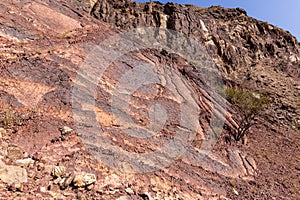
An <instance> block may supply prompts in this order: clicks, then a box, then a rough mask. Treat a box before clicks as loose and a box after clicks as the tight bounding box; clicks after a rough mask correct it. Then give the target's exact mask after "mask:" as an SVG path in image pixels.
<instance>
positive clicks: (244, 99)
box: [226, 88, 270, 141]
mask: <svg viewBox="0 0 300 200" xmlns="http://www.w3.org/2000/svg"><path fill="white" fill-rule="evenodd" d="M226 96H227V99H228V101H229V102H230V103H231V104H232V105H233V106H234V108H235V109H236V113H237V115H238V116H237V117H238V120H237V121H238V122H237V123H238V127H237V128H236V130H234V131H232V132H231V134H232V135H233V137H234V139H235V140H236V141H240V140H241V139H243V138H244V137H245V135H246V133H247V132H248V130H249V129H250V127H251V126H253V125H254V124H255V118H256V117H259V116H262V114H263V113H264V111H265V109H266V108H267V107H268V105H269V102H270V100H269V97H268V96H267V95H266V94H258V93H254V92H251V91H244V90H242V89H238V88H227V89H226Z"/></svg>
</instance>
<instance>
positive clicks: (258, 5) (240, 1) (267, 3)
mask: <svg viewBox="0 0 300 200" xmlns="http://www.w3.org/2000/svg"><path fill="white" fill-rule="evenodd" d="M137 1H138V2H147V1H143V0H137ZM169 1H171V2H175V3H181V4H194V5H197V6H200V7H209V6H211V5H220V6H223V7H226V8H236V7H240V8H244V9H245V10H246V11H247V13H248V15H249V16H251V17H254V18H256V19H259V20H261V21H267V22H269V23H271V24H273V25H276V26H278V27H280V28H283V29H285V30H288V31H289V32H291V33H292V34H293V35H294V36H296V37H297V39H298V41H300V0H198V1H196V0H191V1H184V0H169ZM148 2H149V1H148ZM160 2H162V3H167V2H168V1H166V0H160Z"/></svg>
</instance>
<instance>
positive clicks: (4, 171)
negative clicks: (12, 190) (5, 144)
mask: <svg viewBox="0 0 300 200" xmlns="http://www.w3.org/2000/svg"><path fill="white" fill-rule="evenodd" d="M0 180H1V181H3V182H5V183H25V182H27V171H26V170H25V169H24V168H22V167H19V166H12V165H6V164H5V163H3V162H2V161H1V160H0Z"/></svg>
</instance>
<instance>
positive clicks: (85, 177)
mask: <svg viewBox="0 0 300 200" xmlns="http://www.w3.org/2000/svg"><path fill="white" fill-rule="evenodd" d="M95 182H96V175H95V174H89V173H84V172H80V173H77V174H76V173H75V175H74V179H73V181H72V183H73V185H74V186H75V187H85V186H88V185H91V184H93V183H95Z"/></svg>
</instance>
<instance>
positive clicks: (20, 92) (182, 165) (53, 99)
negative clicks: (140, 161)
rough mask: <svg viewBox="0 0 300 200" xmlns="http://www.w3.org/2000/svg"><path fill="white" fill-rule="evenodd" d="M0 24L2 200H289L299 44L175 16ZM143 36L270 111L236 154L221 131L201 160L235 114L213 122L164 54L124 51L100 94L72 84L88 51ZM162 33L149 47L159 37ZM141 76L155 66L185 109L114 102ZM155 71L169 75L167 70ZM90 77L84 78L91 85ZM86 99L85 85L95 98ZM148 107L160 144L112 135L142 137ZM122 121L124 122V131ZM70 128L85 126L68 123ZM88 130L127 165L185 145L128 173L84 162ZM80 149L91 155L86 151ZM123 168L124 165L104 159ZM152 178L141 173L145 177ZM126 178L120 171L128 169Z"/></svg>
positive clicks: (198, 86)
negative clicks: (187, 47)
mask: <svg viewBox="0 0 300 200" xmlns="http://www.w3.org/2000/svg"><path fill="white" fill-rule="evenodd" d="M0 12H1V16H0V41H1V43H0V45H1V46H0V48H1V52H0V58H1V63H0V67H1V72H0V73H1V80H0V102H1V104H0V108H1V110H0V116H1V121H0V122H1V127H2V129H0V133H1V139H0V147H1V148H0V159H1V160H0V194H1V198H3V199H24V198H32V199H51V198H52V199H76V198H77V199H253V198H259V199H271V198H278V199H283V198H288V199H297V198H298V197H299V195H300V194H299V191H300V190H299V181H298V180H299V167H298V163H299V160H300V158H299V155H298V152H299V142H300V141H299V127H300V126H299V124H300V121H299V120H300V119H299V116H300V115H299V114H300V110H299V109H300V106H299V102H300V101H299V73H300V71H299V62H300V60H299V59H300V54H299V43H298V42H297V40H296V39H295V37H293V36H292V35H291V34H289V33H288V32H285V31H284V30H282V29H280V28H278V27H274V26H272V25H270V24H268V23H266V22H260V21H257V20H255V19H253V18H250V17H248V16H247V14H246V12H245V11H244V10H242V9H224V8H221V7H211V8H198V7H194V6H191V5H178V4H173V3H168V4H166V5H163V4H160V3H155V2H152V3H134V2H131V1H112V0H111V1H109V0H103V1H90V2H88V1H79V0H77V1H76V0H65V1H64V0H55V1H38V0H34V1H18V0H14V1H2V2H1V3H0ZM90 14H91V15H90ZM94 17H96V18H98V19H95V18H94ZM144 26H146V27H150V26H152V27H160V28H167V29H172V30H175V31H178V32H180V33H183V34H185V35H188V36H191V37H194V38H195V39H196V40H197V41H198V42H199V43H200V44H202V45H203V46H204V47H205V49H206V51H207V52H208V54H209V55H210V56H211V58H212V60H213V61H214V64H212V65H211V66H213V67H216V68H217V69H218V70H219V71H220V72H221V77H222V78H223V80H224V83H225V85H227V86H239V87H242V88H245V89H249V90H255V91H257V92H266V93H267V94H268V95H270V97H271V98H272V100H273V101H272V105H271V107H270V108H269V110H268V115H267V118H266V119H263V118H258V119H257V125H255V126H254V127H253V128H252V129H251V130H250V134H249V137H248V143H247V144H246V145H241V144H239V143H235V142H233V141H232V142H231V143H228V142H226V141H225V139H226V138H227V136H228V135H229V133H228V130H223V131H222V130H221V132H222V134H221V136H220V138H219V139H218V142H217V144H216V145H215V146H213V149H212V151H210V152H209V153H207V152H206V151H203V149H204V150H205V148H206V147H205V148H204V147H203V145H204V144H206V143H205V141H207V140H209V137H208V136H211V135H208V134H207V133H210V132H212V131H215V130H214V129H213V128H212V126H211V122H212V121H213V119H214V117H216V118H222V117H223V118H226V120H225V127H231V128H234V127H235V126H236V123H235V120H236V119H235V117H234V115H235V114H234V112H233V111H232V109H230V108H228V109H227V110H225V111H224V112H222V111H223V110H222V109H223V104H222V102H223V101H225V99H224V98H223V97H222V96H218V97H219V98H220V99H221V101H220V100H218V98H215V97H216V96H213V95H212V93H210V92H209V87H208V86H207V84H206V83H205V80H206V79H205V78H206V77H205V76H204V75H203V71H201V69H200V68H197V64H195V63H194V64H193V63H189V62H188V60H186V59H185V58H182V57H181V56H179V55H177V54H176V52H175V53H174V52H168V51H167V50H165V49H143V50H139V51H130V52H128V53H127V54H126V55H122V57H120V58H118V59H117V60H116V61H115V62H114V63H112V64H111V65H109V67H108V68H106V70H105V72H103V73H102V74H101V75H102V77H101V79H100V80H99V81H98V82H93V81H94V79H93V78H89V77H88V76H84V74H80V73H79V72H80V70H81V69H82V68H83V67H84V66H85V64H86V63H87V62H86V61H87V58H88V56H93V55H94V54H93V51H92V50H94V51H95V49H94V48H95V47H96V45H99V44H101V43H102V44H103V42H104V41H106V42H107V39H108V38H110V36H112V35H115V34H118V33H120V32H121V31H122V30H130V29H132V28H136V27H144ZM162 31H163V32H162V33H160V35H162V36H164V35H168V32H165V30H164V29H162ZM111 44H112V45H113V44H114V42H113V41H112V42H111ZM110 48H112V47H110ZM91 51H92V52H91ZM104 53H107V55H109V53H111V52H105V51H103V55H105V54H104ZM95 55H97V53H95ZM95 59H96V61H97V59H98V58H97V57H95ZM139 64H140V65H149V66H159V67H158V68H157V69H156V68H154V69H155V70H157V72H158V73H157V74H158V75H159V77H161V79H165V83H166V84H165V85H168V84H169V85H171V86H172V87H171V88H174V89H176V90H177V92H178V94H180V95H182V96H183V97H182V98H181V97H180V95H179V96H176V95H175V94H174V91H173V90H172V89H170V88H169V89H168V88H167V87H165V85H163V84H152V85H151V84H150V85H148V86H147V87H140V88H138V90H136V91H135V92H134V93H133V94H129V95H128V96H126V95H127V93H125V94H124V93H122V91H123V90H122V89H124V88H126V87H128V86H130V84H129V85H128V83H127V82H122V80H120V78H121V77H122V75H124V74H126V72H127V71H130V70H131V69H133V68H134V67H136V65H139ZM160 66H169V70H170V71H168V68H160ZM92 70H93V69H91V71H90V74H93V73H91V72H93V71H92ZM98 73H99V71H98V72H97V70H95V74H93V75H94V76H97V75H98ZM149 73H150V72H149ZM145 74H147V73H145ZM91 77H92V76H91ZM130 77H132V76H130ZM97 80H98V79H97ZM89 86H93V87H94V86H96V87H95V93H93V91H92V88H91V87H89ZM119 89H120V90H119ZM77 91H78V94H85V93H80V92H87V93H86V94H92V95H91V98H93V99H94V100H95V101H94V102H91V101H87V102H85V103H83V102H82V101H81V99H80V98H74V95H75V96H76V94H74V92H77ZM91 91H92V92H91ZM116 91H119V92H120V94H116V93H115V92H116ZM189 94H192V96H193V98H192V99H191V98H189ZM79 97H80V96H79ZM84 97H85V98H87V99H89V97H90V96H89V95H86V96H84ZM127 98H129V101H127V100H128V99H127ZM112 99H113V100H115V101H116V102H123V103H124V102H126V105H128V108H129V111H128V112H124V115H123V114H122V115H117V116H116V115H114V114H115V113H114V112H112V111H111V107H113V106H116V107H115V108H116V110H118V111H120V112H122V109H123V108H122V106H120V107H117V106H118V105H119V104H118V103H115V104H114V102H112ZM179 100H181V101H179ZM153 101H154V102H159V103H160V104H161V105H162V106H164V109H165V112H166V113H167V114H168V118H167V120H166V122H165V123H164V124H163V128H162V129H160V128H161V125H160V123H159V122H160V121H162V120H163V115H161V116H159V117H161V118H158V120H157V122H156V121H155V123H154V125H153V129H155V130H156V128H157V129H159V130H161V132H160V133H159V134H156V135H154V136H153V135H152V137H150V138H146V139H145V138H142V137H134V135H132V134H131V135H130V134H127V133H126V132H125V131H124V127H125V128H126V127H127V128H128V127H129V128H131V127H141V128H147V127H148V126H152V124H151V122H153V120H152V118H151V115H149V114H147V113H148V112H149V110H151V107H150V108H149V104H148V103H149V102H153ZM184 102H189V103H191V104H192V105H193V106H195V107H197V109H195V111H196V113H197V116H193V117H191V118H190V123H194V124H196V125H197V130H194V131H193V130H192V132H193V133H191V130H187V129H186V127H182V126H181V124H180V116H179V115H178V113H179V112H180V108H181V107H180V106H182V105H183V103H184ZM226 104H227V103H226ZM124 105H125V104H124ZM228 106H230V105H229V104H228ZM213 107H214V108H216V110H217V111H218V112H214V111H216V110H213ZM158 108H159V109H160V107H158ZM115 112H117V111H115ZM74 113H76V114H74ZM91 113H92V114H91ZM184 114H189V112H186V113H184ZM128 116H129V117H130V118H131V119H132V121H129V122H128V121H127V119H128ZM76 117H81V120H82V121H79V122H87V123H78V118H76ZM89 117H92V118H91V119H92V120H95V119H96V120H97V122H96V121H92V120H90V118H89ZM152 117H153V116H152ZM95 124H97V125H98V127H97V126H95ZM94 126H95V127H96V128H99V127H100V129H101V133H102V134H103V135H104V136H105V138H106V139H107V141H108V142H109V143H111V144H113V145H114V146H116V147H118V148H120V149H122V150H124V151H126V152H129V153H137V154H142V153H147V152H153V151H155V150H157V149H160V148H161V147H163V146H164V145H166V144H167V142H168V141H172V139H173V138H174V137H175V136H176V135H175V133H176V131H178V130H184V131H186V132H187V133H190V134H195V135H194V136H195V137H194V138H192V141H189V142H190V143H191V144H190V145H188V147H187V148H186V153H185V154H182V155H180V154H178V157H176V156H174V157H171V158H169V157H168V156H169V155H173V154H169V155H164V154H163V153H164V152H163V153H162V154H161V155H160V156H161V158H163V159H166V160H165V161H168V159H170V160H171V161H172V164H170V165H168V166H165V167H159V169H158V170H156V171H151V172H148V173H140V174H135V173H129V174H127V173H124V172H122V171H119V170H117V169H115V168H113V167H112V166H108V165H107V164H106V162H101V159H97V158H99V157H97V156H94V155H97V154H96V153H95V152H101V151H105V150H107V149H105V148H106V146H104V145H103V146H101V145H99V143H97V142H94V141H96V140H97V137H96V136H97V135H88V132H82V130H90V129H89V128H91V127H92V128H93V127H94ZM96 130H97V129H96ZM99 131H100V130H99ZM82 133H83V134H84V135H82ZM216 134H217V133H216ZM174 135H175V136H174ZM87 136H91V138H92V139H93V138H94V139H95V140H92V141H91V140H90V138H88V137H87ZM86 138H88V139H89V140H86ZM184 139H186V138H179V141H181V140H184ZM187 140H189V139H187ZM87 141H88V142H90V143H89V144H88V145H85V144H84V143H86V144H87V143H88V142H87ZM207 148H208V147H207ZM126 155H127V154H126ZM129 155H131V154H129ZM111 158H114V157H113V156H111ZM121 158H122V159H124V160H126V157H124V158H123V157H117V158H114V159H116V160H117V159H119V160H122V159H121ZM163 159H162V161H164V160H163ZM155 165H157V164H155V163H154V164H153V163H151V162H149V163H147V166H146V165H145V167H150V168H152V167H157V166H155ZM124 167H125V169H127V170H129V171H130V170H131V169H130V167H132V166H130V165H127V166H124ZM126 167H127V168H126ZM125 171H126V170H125Z"/></svg>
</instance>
